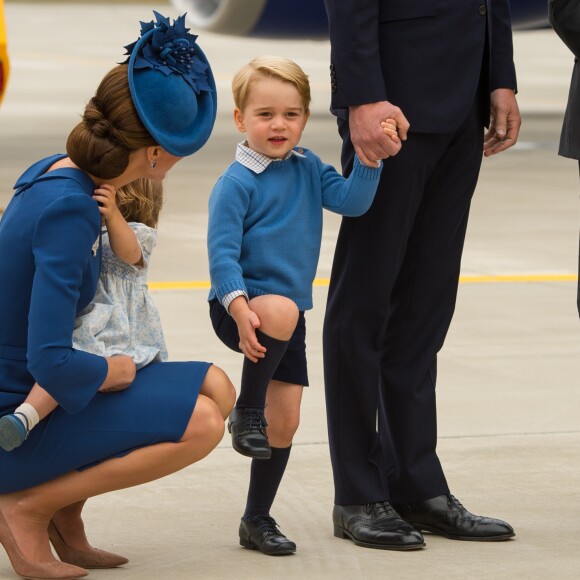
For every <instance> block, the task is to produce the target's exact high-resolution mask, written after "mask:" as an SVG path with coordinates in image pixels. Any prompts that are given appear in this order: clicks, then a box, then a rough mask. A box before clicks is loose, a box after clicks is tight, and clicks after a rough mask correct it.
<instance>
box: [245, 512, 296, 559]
mask: <svg viewBox="0 0 580 580" xmlns="http://www.w3.org/2000/svg"><path fill="white" fill-rule="evenodd" d="M240 546H243V547H244V548H247V549H248V550H260V552H262V554H266V555H267V556H284V555H286V554H294V552H296V544H295V543H294V542H292V541H291V540H289V539H288V538H287V537H286V536H285V535H284V534H283V533H282V532H281V531H280V530H279V529H278V524H277V523H276V520H274V518H271V517H270V516H252V517H250V518H247V519H245V520H244V519H242V521H241V522H240Z"/></svg>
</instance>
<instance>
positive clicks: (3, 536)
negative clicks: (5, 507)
mask: <svg viewBox="0 0 580 580" xmlns="http://www.w3.org/2000/svg"><path fill="white" fill-rule="evenodd" d="M0 544H2V545H3V546H4V549H5V550H6V553H7V554H8V558H9V560H10V563H11V564H12V568H14V572H16V574H18V575H19V576H23V577H24V578H31V579H33V580H74V579H76V578H83V577H84V576H86V575H87V574H88V572H87V571H86V570H84V569H83V568H79V567H77V566H71V565H70V564H66V563H64V562H58V561H57V560H54V561H53V562H44V563H40V562H31V561H30V560H27V559H26V558H25V557H24V556H23V554H22V552H21V551H20V548H19V547H18V544H17V543H16V540H15V539H14V536H13V535H12V532H11V531H10V528H9V527H8V524H7V523H6V520H5V519H4V516H3V515H2V513H0Z"/></svg>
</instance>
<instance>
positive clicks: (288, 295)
mask: <svg viewBox="0 0 580 580" xmlns="http://www.w3.org/2000/svg"><path fill="white" fill-rule="evenodd" d="M232 90H233V96H234V101H235V110H234V121H235V124H236V127H237V128H238V130H239V131H240V132H242V133H246V141H244V142H243V143H240V144H239V145H238V147H237V151H236V160H235V162H234V163H232V165H230V167H228V169H227V170H226V171H225V173H224V174H223V175H222V176H221V177H220V179H219V180H218V182H217V183H216V185H215V187H214V189H213V191H212V193H211V197H210V200H209V225H208V251H209V262H210V276H211V284H212V287H211V290H210V294H209V298H208V299H209V302H210V316H211V320H212V324H213V327H214V329H215V331H216V334H217V336H218V337H219V338H220V339H221V340H222V341H223V342H224V343H225V344H226V345H227V346H228V347H229V348H231V349H233V350H235V351H237V352H242V353H243V354H244V355H245V358H244V363H243V370H242V380H241V389H240V395H239V398H238V400H237V403H236V408H235V409H234V410H233V411H232V413H231V415H230V419H229V424H228V429H229V430H230V432H231V434H232V444H233V447H234V449H236V451H238V452H239V453H241V454H242V455H246V456H249V457H253V458H254V460H253V461H252V467H251V475H250V487H249V491H248V499H247V504H246V510H245V513H244V515H243V517H242V521H241V523H240V530H239V534H240V544H241V545H242V546H244V547H245V548H249V549H257V550H260V551H261V552H262V553H264V554H268V555H281V554H290V553H293V552H295V551H296V545H295V544H294V542H292V541H290V540H289V539H288V538H286V537H285V536H284V535H283V534H282V533H281V532H280V531H279V529H278V527H277V524H276V522H275V520H274V519H273V518H272V517H270V507H271V505H272V503H273V501H274V497H275V495H276V492H277V489H278V486H279V484H280V481H281V480H282V476H283V474H284V471H285V469H286V465H287V462H288V458H289V456H290V448H291V445H292V438H293V436H294V433H295V432H296V429H297V428H298V423H299V418H300V402H301V398H302V391H303V387H304V386H307V385H308V374H307V366H306V342H305V335H306V326H305V319H304V311H305V310H308V309H310V308H312V282H313V280H314V276H315V274H316V267H317V263H318V257H319V253H320V243H321V237H322V210H323V208H326V209H329V210H330V211H333V212H335V213H338V214H341V215H346V216H358V215H361V214H363V213H365V212H366V211H367V210H368V208H369V207H370V205H371V203H372V200H373V197H374V195H375V191H376V188H377V184H378V181H379V178H380V174H381V168H382V163H381V162H380V161H379V162H377V165H375V166H373V167H366V166H364V165H362V164H361V163H360V162H359V160H358V159H356V160H355V163H354V167H353V170H352V173H351V175H350V177H349V178H348V179H345V178H344V177H342V176H341V175H340V174H339V173H338V172H337V171H336V170H335V169H334V168H333V167H332V166H330V165H326V164H324V163H322V161H321V160H320V159H319V158H318V157H317V156H316V155H315V154H314V153H312V152H311V151H309V150H308V149H304V148H300V147H297V145H298V143H299V141H300V138H301V136H302V132H303V130H304V127H305V125H306V122H307V120H308V117H309V114H310V112H309V105H310V87H309V82H308V77H307V76H306V74H305V73H304V71H303V70H302V69H301V68H300V67H299V66H298V65H297V64H295V63H294V62H292V61H290V60H287V59H284V58H280V57H275V56H264V57H260V58H256V59H254V60H252V61H251V62H250V63H249V64H248V65H246V66H244V67H243V68H242V69H241V70H240V71H239V72H238V73H237V74H236V75H235V77H234V80H233V83H232ZM382 128H383V131H384V132H385V133H386V134H388V135H390V136H391V138H392V139H393V140H394V141H396V142H399V138H398V136H397V131H396V125H395V124H394V122H393V121H391V120H387V121H385V122H384V123H383V124H382ZM265 402H266V403H267V405H266V409H265V416H264V404H265ZM266 427H267V430H266Z"/></svg>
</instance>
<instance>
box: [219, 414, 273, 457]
mask: <svg viewBox="0 0 580 580" xmlns="http://www.w3.org/2000/svg"><path fill="white" fill-rule="evenodd" d="M267 426H268V423H266V418H265V417H264V410H263V409H257V408H254V407H246V408H242V409H237V408H236V409H234V410H233V411H232V412H231V413H230V419H229V422H228V431H229V432H230V433H231V434H232V446H233V448H234V449H235V450H236V451H237V452H238V453H240V454H242V455H245V456H246V457H253V458H254V459H270V457H271V456H272V449H271V448H270V444H269V443H268V435H266V427H267Z"/></svg>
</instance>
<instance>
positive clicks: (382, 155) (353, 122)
mask: <svg viewBox="0 0 580 580" xmlns="http://www.w3.org/2000/svg"><path fill="white" fill-rule="evenodd" d="M385 119H392V120H393V121H395V124H396V127H397V133H398V135H399V139H400V140H401V141H405V140H406V139H407V132H408V130H409V121H407V119H406V117H405V115H403V112H402V111H401V109H399V107H395V106H394V105H392V104H391V103H389V102H388V101H380V102H378V103H369V104H367V105H358V106H356V107H350V113H349V123H350V139H351V141H352V144H353V145H354V150H355V151H356V154H357V155H358V158H359V159H360V161H361V163H363V164H364V165H368V166H369V167H376V166H377V161H378V160H380V159H386V158H387V157H391V156H392V155H396V154H397V153H398V152H399V151H400V149H401V143H400V142H396V141H394V140H393V139H391V138H390V137H389V136H388V135H385V133H384V132H383V129H382V128H381V122H382V121H385Z"/></svg>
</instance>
